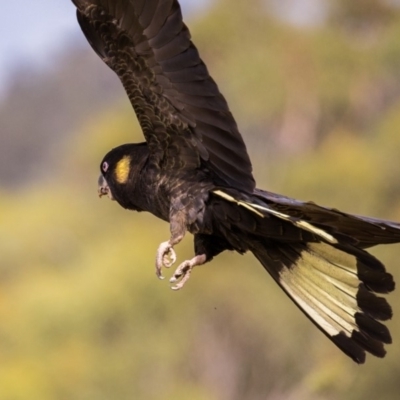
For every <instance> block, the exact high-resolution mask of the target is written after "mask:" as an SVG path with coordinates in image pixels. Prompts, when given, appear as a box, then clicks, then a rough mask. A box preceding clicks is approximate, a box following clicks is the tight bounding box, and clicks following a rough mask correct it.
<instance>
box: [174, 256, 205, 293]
mask: <svg viewBox="0 0 400 400" xmlns="http://www.w3.org/2000/svg"><path fill="white" fill-rule="evenodd" d="M205 262H206V255H205V254H201V255H198V256H196V257H193V258H192V259H191V260H186V261H184V262H183V263H182V264H180V265H179V266H178V268H177V269H176V270H175V272H174V275H173V276H172V278H171V279H170V280H169V281H170V282H171V283H175V282H178V283H177V284H176V285H174V286H172V287H171V289H172V290H179V289H181V288H182V287H183V286H184V285H185V283H186V282H187V281H188V280H189V278H190V274H191V273H192V270H193V268H194V267H196V266H197V265H202V264H204V263H205Z"/></svg>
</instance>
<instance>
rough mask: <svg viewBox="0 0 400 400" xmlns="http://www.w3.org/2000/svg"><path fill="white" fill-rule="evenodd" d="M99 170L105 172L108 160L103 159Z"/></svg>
mask: <svg viewBox="0 0 400 400" xmlns="http://www.w3.org/2000/svg"><path fill="white" fill-rule="evenodd" d="M101 170H102V171H103V172H107V170H108V162H107V161H104V162H103V164H101Z"/></svg>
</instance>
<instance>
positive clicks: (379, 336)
mask: <svg viewBox="0 0 400 400" xmlns="http://www.w3.org/2000/svg"><path fill="white" fill-rule="evenodd" d="M213 193H214V194H215V195H216V198H215V199H216V200H215V204H214V207H215V210H218V213H216V214H215V218H216V219H217V221H219V224H218V226H219V229H220V230H221V229H225V231H223V232H224V234H223V236H224V237H226V238H228V239H229V240H230V245H231V246H232V247H233V248H234V249H236V250H237V251H239V252H244V251H246V250H251V251H252V252H253V254H254V255H255V256H256V258H257V259H258V260H259V261H260V262H261V264H262V265H263V266H264V268H265V269H266V270H267V271H268V272H269V273H270V274H271V276H272V277H273V278H274V279H275V281H276V282H277V283H278V284H279V285H280V286H281V288H282V289H283V290H284V291H285V292H286V293H287V294H288V296H289V297H290V298H291V299H292V300H293V301H294V302H295V304H296V305H297V306H298V307H299V308H300V309H301V310H302V312H303V313H304V314H305V315H306V316H307V317H308V318H309V319H310V320H311V321H312V322H313V323H314V324H315V325H316V326H317V327H318V328H319V329H320V330H321V331H322V332H323V333H324V334H325V335H326V336H328V337H329V338H330V339H331V340H332V341H333V342H334V343H335V344H336V346H338V347H339V348H340V349H341V350H342V351H343V352H344V353H346V354H347V355H348V356H350V357H351V358H352V359H353V360H354V361H356V362H358V363H363V362H364V361H365V357H366V353H367V352H368V353H371V354H373V355H375V356H378V357H383V356H384V355H385V354H386V351H385V348H384V344H388V343H391V337H390V333H389V330H388V328H387V327H386V326H385V325H384V324H382V323H381V322H380V321H386V320H388V319H390V318H391V317H392V309H391V307H390V305H389V304H388V302H387V301H386V299H385V298H383V297H379V296H377V295H376V293H389V292H391V291H393V290H394V281H393V277H392V276H391V275H390V274H389V273H387V272H386V270H385V267H384V266H383V264H382V263H381V262H380V261H379V260H378V259H376V258H375V257H374V256H372V255H371V254H369V253H367V252H366V251H365V250H364V248H367V247H371V246H374V245H376V244H383V243H395V242H400V224H397V223H394V222H390V221H383V220H378V219H373V218H368V217H359V216H355V215H351V214H346V213H343V212H341V211H338V210H334V209H328V208H324V207H320V206H318V205H316V204H314V203H303V202H300V201H297V200H294V199H290V198H286V197H283V196H279V195H275V194H272V193H268V192H264V191H261V190H258V189H256V190H255V192H254V195H251V196H249V195H246V194H243V193H241V192H238V191H236V190H234V189H226V188H224V189H219V190H215V191H214V192H213ZM218 198H219V199H220V202H221V201H222V202H224V201H225V202H227V203H223V204H222V203H221V204H222V205H221V206H220V207H217V206H218V204H220V203H219V202H218ZM228 204H229V206H227V205H228ZM233 239H235V241H233ZM238 243H239V244H238Z"/></svg>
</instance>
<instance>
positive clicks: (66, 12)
mask: <svg viewBox="0 0 400 400" xmlns="http://www.w3.org/2000/svg"><path fill="white" fill-rule="evenodd" d="M208 1H209V0H181V1H180V3H181V6H182V11H183V13H184V14H185V15H187V14H190V12H192V11H197V10H198V8H199V7H204V5H205V4H206V3H207V2H208ZM0 6H1V13H2V16H1V24H0V98H1V97H2V94H4V90H6V87H7V80H8V79H9V77H10V74H11V73H12V70H13V69H14V68H16V66H18V65H22V64H26V65H37V66H41V65H46V64H47V63H49V62H51V58H52V57H53V56H54V54H57V51H58V49H60V51H62V48H63V47H65V46H67V45H68V44H70V45H72V44H73V43H75V42H76V43H82V44H83V43H84V42H85V39H84V38H83V35H82V34H81V32H80V28H79V26H78V23H77V21H76V16H75V6H74V5H73V4H72V1H71V0H0Z"/></svg>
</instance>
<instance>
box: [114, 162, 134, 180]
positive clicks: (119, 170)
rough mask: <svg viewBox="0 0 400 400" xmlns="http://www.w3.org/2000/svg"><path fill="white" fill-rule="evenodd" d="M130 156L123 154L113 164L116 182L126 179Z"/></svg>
mask: <svg viewBox="0 0 400 400" xmlns="http://www.w3.org/2000/svg"><path fill="white" fill-rule="evenodd" d="M130 165H131V157H129V156H124V157H123V158H121V160H119V161H118V163H117V165H116V166H115V171H114V174H115V179H116V180H117V182H118V183H121V184H124V183H126V182H127V181H128V177H129V171H130V169H131V167H130Z"/></svg>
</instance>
